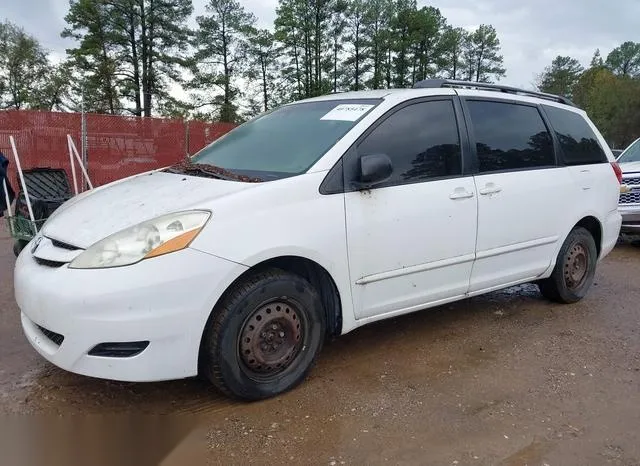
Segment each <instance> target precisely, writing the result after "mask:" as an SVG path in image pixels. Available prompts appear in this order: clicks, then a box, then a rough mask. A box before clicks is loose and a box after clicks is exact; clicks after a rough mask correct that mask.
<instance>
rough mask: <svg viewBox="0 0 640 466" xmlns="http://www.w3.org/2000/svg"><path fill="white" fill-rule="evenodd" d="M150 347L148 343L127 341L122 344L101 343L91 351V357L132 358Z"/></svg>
mask: <svg viewBox="0 0 640 466" xmlns="http://www.w3.org/2000/svg"><path fill="white" fill-rule="evenodd" d="M147 346H149V342H148V341H127V342H122V343H100V344H99V345H96V346H94V347H93V348H92V349H91V351H89V356H101V357H103V358H130V357H132V356H136V355H138V354H140V353H142V352H143V351H144V350H145V349H147Z"/></svg>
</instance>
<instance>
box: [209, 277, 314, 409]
mask: <svg viewBox="0 0 640 466" xmlns="http://www.w3.org/2000/svg"><path fill="white" fill-rule="evenodd" d="M267 324H268V325H267ZM296 326H297V328H296ZM276 327H277V330H276ZM325 328H326V323H325V313H324V310H323V307H322V302H321V300H320V296H319V295H318V292H317V291H316V290H315V289H314V288H313V287H312V286H311V284H310V283H309V282H308V281H306V280H305V279H304V278H302V277H300V276H297V275H294V274H290V273H287V272H285V271H282V270H280V269H269V270H265V271H262V272H257V273H255V274H253V275H250V276H248V277H247V278H246V279H245V280H243V281H242V282H240V283H238V284H236V285H235V286H234V287H233V288H232V289H231V290H230V291H229V292H227V293H226V294H225V296H224V297H223V299H222V301H221V302H220V303H219V304H218V305H217V306H216V308H215V309H214V311H213V313H212V314H211V317H210V318H209V321H208V322H207V326H206V328H205V331H204V334H203V341H202V345H201V353H200V364H199V365H200V373H201V375H203V376H205V377H206V378H207V379H209V381H211V383H213V385H214V386H215V387H216V388H218V389H219V390H220V391H222V392H223V393H225V394H227V395H229V396H232V397H236V398H241V399H246V400H260V399H264V398H270V397H273V396H276V395H278V394H281V393H284V392H286V391H288V390H290V389H292V388H294V387H295V386H296V385H298V384H299V383H300V382H302V380H304V379H305V377H306V376H307V374H308V372H309V371H310V369H311V368H312V366H313V365H314V363H315V360H316V357H317V355H318V354H319V352H320V350H321V348H322V343H323V341H324V337H325ZM272 329H273V330H272ZM270 353H272V354H270ZM278 358H279V359H278ZM262 364H264V366H263V365H262Z"/></svg>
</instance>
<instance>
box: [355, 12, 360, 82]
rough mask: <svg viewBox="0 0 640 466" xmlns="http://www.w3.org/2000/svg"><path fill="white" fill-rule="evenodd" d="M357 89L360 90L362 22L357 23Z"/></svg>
mask: <svg viewBox="0 0 640 466" xmlns="http://www.w3.org/2000/svg"><path fill="white" fill-rule="evenodd" d="M355 46H356V50H355V52H356V63H355V65H356V83H355V84H356V91H359V90H360V24H356V40H355Z"/></svg>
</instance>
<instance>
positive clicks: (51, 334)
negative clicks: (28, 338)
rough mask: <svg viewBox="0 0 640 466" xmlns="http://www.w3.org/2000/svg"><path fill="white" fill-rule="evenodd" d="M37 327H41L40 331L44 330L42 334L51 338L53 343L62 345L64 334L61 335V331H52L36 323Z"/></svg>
mask: <svg viewBox="0 0 640 466" xmlns="http://www.w3.org/2000/svg"><path fill="white" fill-rule="evenodd" d="M36 325H37V327H38V328H39V329H40V331H41V332H42V334H43V335H44V336H45V337H47V338H48V339H49V340H51V341H52V342H53V343H55V344H56V345H58V346H60V345H61V344H62V342H63V341H64V335H60V334H59V333H56V332H52V331H51V330H49V329H47V328H44V327H42V326H40V325H38V324H36Z"/></svg>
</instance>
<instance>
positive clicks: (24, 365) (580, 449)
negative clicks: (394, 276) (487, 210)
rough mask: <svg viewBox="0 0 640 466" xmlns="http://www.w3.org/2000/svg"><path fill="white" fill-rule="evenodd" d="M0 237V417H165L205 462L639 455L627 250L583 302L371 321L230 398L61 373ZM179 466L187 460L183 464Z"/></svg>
mask: <svg viewBox="0 0 640 466" xmlns="http://www.w3.org/2000/svg"><path fill="white" fill-rule="evenodd" d="M13 263H14V258H13V254H12V251H11V241H10V239H9V238H8V237H7V235H6V233H4V231H0V413H2V414H5V415H7V414H55V415H72V414H81V415H86V414H122V415H125V414H126V415H130V414H132V413H133V414H139V415H144V414H177V415H183V416H184V417H186V418H188V419H193V420H196V419H197V423H198V424H199V426H200V427H199V429H197V430H196V431H194V432H196V433H195V434H194V435H193V436H192V437H190V438H191V442H190V443H189V442H186V441H185V443H184V444H183V445H184V446H183V448H182V453H181V454H187V455H188V450H189V449H190V448H193V449H198V451H199V452H200V453H203V454H204V455H205V456H206V458H207V459H208V461H209V462H210V463H211V464H276V463H288V464H329V465H338V464H434V465H440V464H442V465H449V464H454V465H466V464H469V465H496V464H502V465H525V464H526V465H545V464H547V465H550V466H553V465H581V466H585V465H604V464H612V465H625V466H627V465H640V385H639V384H640V280H639V277H640V246H639V245H636V244H632V243H629V242H626V243H623V244H620V245H619V246H618V247H617V248H616V249H615V250H614V252H613V253H612V254H611V255H610V256H609V257H608V258H607V259H606V260H605V261H604V262H603V263H602V264H601V265H600V266H599V269H598V272H597V276H596V285H595V286H594V287H593V288H592V290H591V292H590V293H589V295H588V297H587V298H586V299H585V300H584V301H582V302H580V303H578V304H576V305H572V306H559V305H555V304H551V303H549V302H547V301H545V300H544V299H543V298H542V297H541V296H540V294H539V293H538V290H537V288H536V287H535V286H533V285H526V286H520V287H516V288H512V289H509V290H505V291H502V292H498V293H493V294H490V295H487V296H483V297H478V298H474V299H470V300H466V301H463V302H459V303H455V304H452V305H447V306H443V307H440V308H437V309H433V310H429V311H424V312H419V313H415V314H412V315H409V316H405V317H401V318H397V319H393V320H391V321H386V322H381V323H378V324H373V325H370V326H367V327H364V328H362V329H359V330H357V331H355V332H353V333H352V334H349V335H346V336H344V337H341V338H339V339H338V340H336V341H335V342H333V343H331V344H328V345H327V346H326V347H325V348H324V350H323V353H322V355H321V357H320V359H319V361H318V364H317V366H316V367H315V368H314V370H313V371H312V373H311V375H310V377H309V378H308V379H307V380H306V381H305V382H304V383H303V384H302V385H301V386H300V387H298V388H297V389H295V390H293V391H292V392H290V393H287V394H286V395H284V396H280V397H278V398H275V399H271V400H267V401H263V402H257V403H238V402H234V401H231V400H229V399H227V398H225V397H224V396H221V395H219V394H218V393H216V392H215V391H213V390H212V389H211V388H210V387H209V386H208V385H207V384H206V383H204V382H201V381H199V380H196V379H190V380H182V381H176V382H164V383H154V384H129V383H119V382H111V381H103V380H97V379H91V378H87V377H82V376H78V375H74V374H70V373H66V372H64V371H62V370H60V369H57V368H56V367H54V366H52V365H50V364H49V363H47V362H45V361H44V360H43V359H42V358H41V357H40V356H38V355H37V354H36V352H35V351H34V350H33V349H32V348H31V347H30V346H29V344H28V343H27V341H26V340H25V338H24V336H23V334H22V330H21V328H20V325H19V313H18V309H17V307H16V305H15V301H14V299H13V284H12V268H13ZM185 464H187V463H185Z"/></svg>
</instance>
